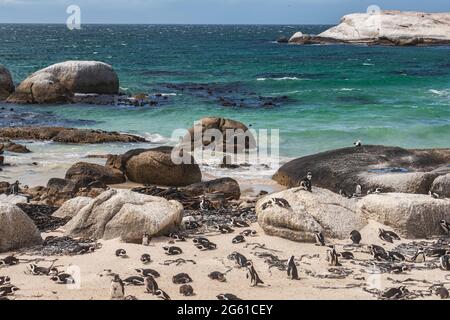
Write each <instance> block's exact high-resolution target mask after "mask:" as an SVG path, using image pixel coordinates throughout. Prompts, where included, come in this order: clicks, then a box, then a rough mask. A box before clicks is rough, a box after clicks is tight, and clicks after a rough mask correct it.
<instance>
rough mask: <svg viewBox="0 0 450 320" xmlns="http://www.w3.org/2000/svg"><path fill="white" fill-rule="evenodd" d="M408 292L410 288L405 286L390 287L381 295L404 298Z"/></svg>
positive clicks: (389, 298)
mask: <svg viewBox="0 0 450 320" xmlns="http://www.w3.org/2000/svg"><path fill="white" fill-rule="evenodd" d="M407 293H408V289H406V287H405V286H401V287H398V288H390V289H388V290H386V291H385V292H383V293H382V295H381V297H382V298H385V299H388V300H398V299H401V298H403V297H404V296H405V295H406V294H407Z"/></svg>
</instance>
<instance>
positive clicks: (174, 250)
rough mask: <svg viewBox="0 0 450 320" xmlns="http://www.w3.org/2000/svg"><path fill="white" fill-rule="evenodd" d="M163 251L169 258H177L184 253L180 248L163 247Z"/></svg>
mask: <svg viewBox="0 0 450 320" xmlns="http://www.w3.org/2000/svg"><path fill="white" fill-rule="evenodd" d="M163 249H164V251H165V253H166V254H167V255H168V256H175V255H178V254H182V253H183V250H181V248H178V247H163Z"/></svg>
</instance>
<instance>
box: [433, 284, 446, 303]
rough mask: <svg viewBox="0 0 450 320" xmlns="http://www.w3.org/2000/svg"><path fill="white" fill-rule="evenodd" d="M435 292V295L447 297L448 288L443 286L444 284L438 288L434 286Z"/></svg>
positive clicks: (442, 297)
mask: <svg viewBox="0 0 450 320" xmlns="http://www.w3.org/2000/svg"><path fill="white" fill-rule="evenodd" d="M435 294H436V295H437V296H440V297H441V299H443V300H444V299H448V298H449V293H448V290H447V288H445V287H444V286H442V287H439V288H436V290H435Z"/></svg>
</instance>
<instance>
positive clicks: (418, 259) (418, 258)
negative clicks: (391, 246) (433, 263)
mask: <svg viewBox="0 0 450 320" xmlns="http://www.w3.org/2000/svg"><path fill="white" fill-rule="evenodd" d="M425 260H426V258H425V252H424V250H423V248H419V249H417V252H416V253H415V254H414V256H413V257H412V258H411V262H414V263H423V262H425Z"/></svg>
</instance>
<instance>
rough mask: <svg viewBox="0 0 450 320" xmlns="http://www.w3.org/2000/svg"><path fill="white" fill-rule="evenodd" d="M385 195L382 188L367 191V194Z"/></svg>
mask: <svg viewBox="0 0 450 320" xmlns="http://www.w3.org/2000/svg"><path fill="white" fill-rule="evenodd" d="M380 193H383V189H381V188H375V189H371V190H367V194H368V195H369V194H380Z"/></svg>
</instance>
